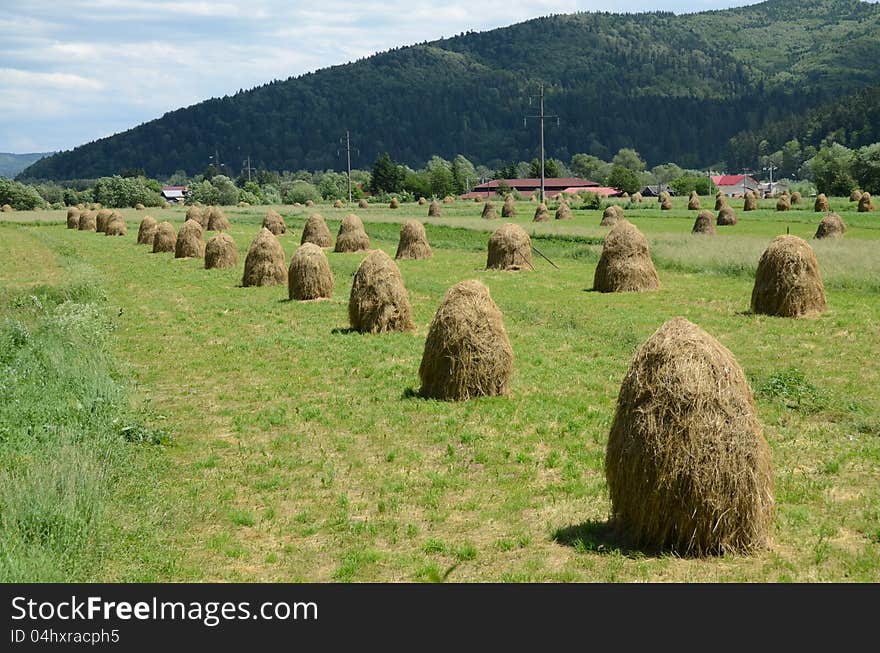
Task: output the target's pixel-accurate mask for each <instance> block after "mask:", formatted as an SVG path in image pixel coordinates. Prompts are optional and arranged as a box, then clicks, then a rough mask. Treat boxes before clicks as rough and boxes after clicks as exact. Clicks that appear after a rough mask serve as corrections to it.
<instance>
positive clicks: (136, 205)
mask: <svg viewBox="0 0 880 653" xmlns="http://www.w3.org/2000/svg"><path fill="white" fill-rule="evenodd" d="M134 208H135V210H136V211H146V210H147V207H146V206H144V205H143V204H141V203H140V202H138V203H137V204H135V205H134Z"/></svg>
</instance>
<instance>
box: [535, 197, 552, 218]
mask: <svg viewBox="0 0 880 653" xmlns="http://www.w3.org/2000/svg"><path fill="white" fill-rule="evenodd" d="M549 221H550V211H548V210H547V205H546V204H544V202H541V203H540V204H538V208H536V209H535V217H533V218H532V222H549Z"/></svg>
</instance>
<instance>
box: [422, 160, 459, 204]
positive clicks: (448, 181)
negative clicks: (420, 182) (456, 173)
mask: <svg viewBox="0 0 880 653" xmlns="http://www.w3.org/2000/svg"><path fill="white" fill-rule="evenodd" d="M425 169H426V171H427V173H428V179H429V181H430V188H431V193H432V194H433V195H436V196H437V197H445V196H446V195H449V194H451V193H454V192H455V178H454V177H453V175H452V164H451V163H449V161H447V160H446V159H442V158H440V157H439V156H432V157H431V159H430V160H429V161H428V163H427V165H426V166H425Z"/></svg>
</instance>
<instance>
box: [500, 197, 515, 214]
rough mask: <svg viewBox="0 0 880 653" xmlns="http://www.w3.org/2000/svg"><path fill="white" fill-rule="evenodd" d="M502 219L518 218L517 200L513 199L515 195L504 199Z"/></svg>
mask: <svg viewBox="0 0 880 653" xmlns="http://www.w3.org/2000/svg"><path fill="white" fill-rule="evenodd" d="M501 217H502V218H515V217H516V200H515V199H513V195H508V196H507V197H505V198H504V204H502V205H501Z"/></svg>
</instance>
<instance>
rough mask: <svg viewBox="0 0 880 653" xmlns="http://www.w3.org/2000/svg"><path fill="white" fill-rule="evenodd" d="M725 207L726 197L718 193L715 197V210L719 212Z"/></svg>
mask: <svg viewBox="0 0 880 653" xmlns="http://www.w3.org/2000/svg"><path fill="white" fill-rule="evenodd" d="M725 206H727V196H726V195H724V194H723V193H718V194H717V195H716V196H715V210H716V211H720V210H721V209H722V208H723V207H725Z"/></svg>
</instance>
